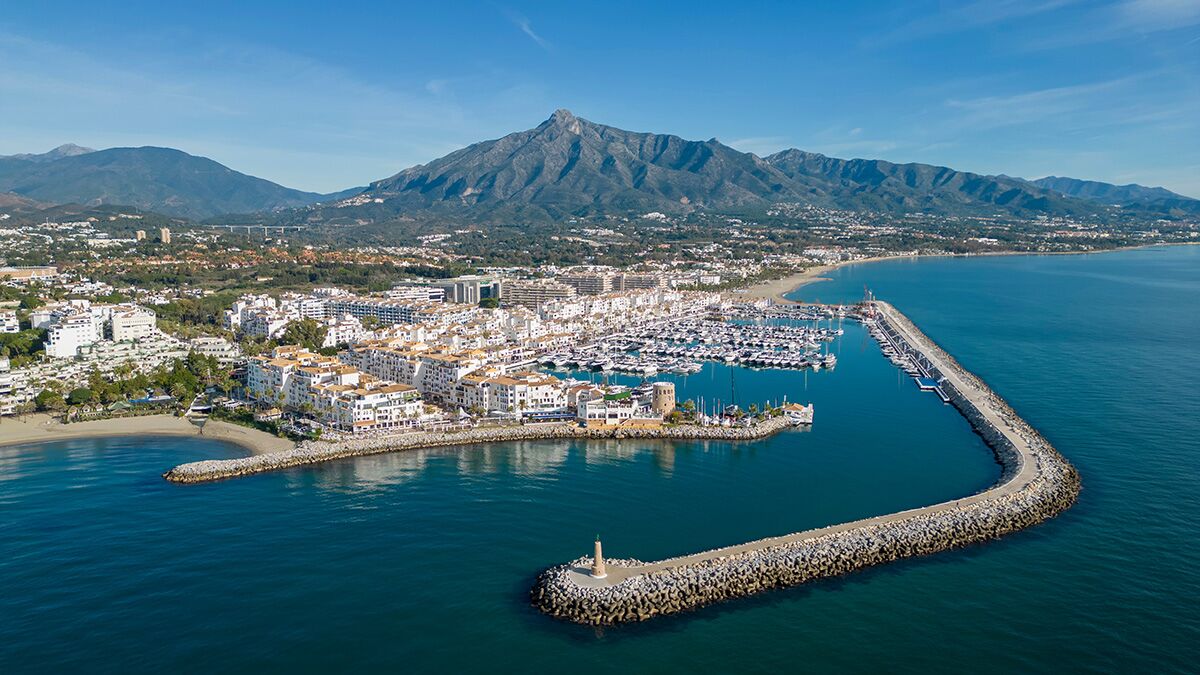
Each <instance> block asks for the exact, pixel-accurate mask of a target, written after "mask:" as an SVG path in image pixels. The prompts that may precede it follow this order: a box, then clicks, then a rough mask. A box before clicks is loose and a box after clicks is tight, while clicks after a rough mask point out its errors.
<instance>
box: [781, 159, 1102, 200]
mask: <svg viewBox="0 0 1200 675" xmlns="http://www.w3.org/2000/svg"><path fill="white" fill-rule="evenodd" d="M766 160H767V161H768V162H770V163H771V164H772V165H773V166H775V167H777V168H778V169H779V170H780V171H782V172H783V173H785V174H787V175H788V176H789V177H791V178H794V179H796V180H798V181H806V182H808V183H809V184H811V185H813V186H814V189H819V190H823V191H825V192H827V193H828V194H829V195H830V196H831V198H832V199H833V201H834V202H835V203H837V205H838V206H841V207H843V208H849V209H863V208H867V209H873V210H877V211H927V212H939V213H964V212H996V211H1004V212H1008V213H1047V212H1053V213H1082V212H1090V211H1093V210H1094V209H1093V208H1091V207H1089V206H1087V205H1085V204H1080V203H1078V202H1077V201H1075V200H1069V199H1063V198H1062V197H1060V196H1058V195H1056V194H1054V193H1052V192H1050V191H1048V190H1045V189H1041V188H1039V187H1037V186H1034V185H1031V184H1030V183H1028V182H1026V181H1022V180H1019V179H1014V178H1008V177H1005V176H984V175H981V174H977V173H969V172H965V171H956V170H954V169H951V168H948V167H944V166H934V165H931V164H893V163H892V162H887V161H884V160H881V159H837V158H836V157H826V156H825V155H820V154H816V153H811V152H804V151H803V150H796V149H789V150H783V151H781V152H777V153H775V154H773V155H770V156H768V157H767V158H766Z"/></svg>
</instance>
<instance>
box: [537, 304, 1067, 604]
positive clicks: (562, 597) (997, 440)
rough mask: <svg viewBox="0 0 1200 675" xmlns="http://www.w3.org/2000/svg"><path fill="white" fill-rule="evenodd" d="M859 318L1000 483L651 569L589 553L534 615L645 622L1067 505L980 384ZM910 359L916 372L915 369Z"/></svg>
mask: <svg viewBox="0 0 1200 675" xmlns="http://www.w3.org/2000/svg"><path fill="white" fill-rule="evenodd" d="M863 317H864V320H865V321H867V322H869V325H871V326H872V327H873V333H875V334H876V337H877V339H879V341H880V345H881V347H883V346H887V347H890V351H891V352H892V356H891V357H890V358H892V360H893V362H896V361H901V362H903V363H905V364H911V365H912V366H913V367H914V368H915V369H916V370H917V371H918V372H922V374H923V379H925V380H929V381H931V384H930V385H929V386H932V387H933V388H934V389H935V390H937V391H939V392H941V394H942V395H943V396H946V398H948V399H949V400H950V402H952V403H953V404H954V406H955V407H956V408H957V409H958V410H959V412H961V413H962V415H963V417H964V418H965V419H966V420H967V421H968V422H969V423H970V424H971V426H972V427H973V428H974V429H975V431H976V433H978V434H979V435H980V437H982V438H983V439H984V440H985V442H987V444H988V445H989V446H990V447H991V449H992V451H993V453H994V454H995V458H996V461H997V462H998V463H999V464H1000V466H1001V467H1002V473H1001V478H1000V480H999V482H997V483H996V484H995V485H993V486H992V487H991V488H989V489H987V490H984V491H982V492H980V493H978V494H975V495H971V496H967V497H964V498H960V499H954V500H950V501H946V502H942V503H939V504H934V505H931V506H927V507H921V508H916V509H910V510H906V511H901V512H897V513H891V514H888V515H883V516H877V517H874V518H868V519H864V520H861V521H857V522H850V523H844V524H841V525H833V526H829V527H824V528H819V529H815V530H810V531H804V532H797V533H794V534H789V535H784V536H778V537H769V538H765V539H761V540H757V541H751V542H749V543H746V544H741V545H735V546H728V547H724V548H719V549H714V550H710V551H705V552H702V553H696V554H692V555H686V556H680V557H676V558H671V559H668V560H662V561H659V562H651V563H647V562H642V561H640V560H636V559H619V560H608V561H607V564H606V561H605V560H604V559H603V558H602V553H601V545H600V541H599V539H597V541H596V545H595V552H594V553H593V555H592V556H591V557H582V558H578V559H576V560H574V561H572V562H569V563H566V564H563V565H558V566H555V567H551V568H549V569H547V570H546V571H544V572H543V573H542V574H541V575H540V576H539V577H538V579H537V581H536V582H535V584H534V586H533V588H532V590H531V600H532V602H533V604H534V606H536V607H537V608H538V609H540V610H541V611H543V612H545V613H546V614H548V615H550V616H553V617H555V618H559V619H563V620H566V621H571V622H575V623H583V624H591V625H610V624H619V623H627V622H639V621H645V620H648V619H651V618H654V617H657V616H663V615H668V614H675V613H678V612H685V611H690V610H694V609H697V608H700V607H703V606H706V605H710V604H713V603H716V602H722V601H726V600H731V599H735V598H741V597H746V596H749V595H753V594H756V593H759V592H763V591H767V590H771V589H776V588H783V587H788V586H795V585H799V584H804V583H807V582H810V581H813V580H816V579H821V578H826V577H833V576H840V575H845V574H848V573H851V572H854V571H856V570H859V569H862V568H865V567H870V566H873V565H878V564H884V563H888V562H892V561H896V560H900V559H903V558H908V557H913V556H920V555H929V554H932V553H937V552H941V551H945V550H949V549H953V548H958V547H962V546H966V545H969V544H975V543H980V542H983V541H987V540H990V539H994V538H996V537H999V536H1003V535H1005V534H1008V533H1011V532H1014V531H1017V530H1020V529H1023V528H1026V527H1029V526H1032V525H1036V524H1038V523H1040V522H1042V521H1044V520H1047V519H1049V518H1053V517H1054V516H1056V515H1058V514H1059V513H1061V512H1062V511H1064V510H1066V509H1068V508H1070V507H1071V506H1072V505H1073V504H1074V503H1075V500H1076V498H1077V495H1078V493H1079V490H1080V483H1079V476H1078V474H1077V472H1076V471H1075V468H1074V467H1073V466H1071V464H1070V463H1069V462H1067V461H1066V460H1065V459H1064V458H1063V457H1062V456H1061V455H1059V454H1058V452H1057V451H1056V450H1055V449H1054V448H1053V447H1052V446H1051V445H1050V444H1049V442H1048V441H1046V439H1045V438H1043V437H1042V436H1041V435H1040V434H1039V433H1038V432H1037V431H1036V430H1034V429H1033V428H1032V427H1030V426H1029V425H1028V424H1027V423H1026V422H1025V421H1024V420H1022V419H1021V418H1020V417H1019V416H1018V415H1017V414H1016V413H1015V412H1014V411H1013V410H1012V409H1011V408H1009V407H1008V405H1007V404H1006V403H1005V402H1004V401H1003V400H1002V399H1000V398H999V396H997V395H996V394H995V393H994V392H992V391H991V390H990V389H989V388H988V387H987V385H986V384H984V383H983V382H982V381H981V380H979V379H978V378H976V377H975V376H974V375H972V374H971V373H969V372H967V371H965V370H963V369H962V367H961V366H959V365H958V363H957V362H956V361H955V360H954V359H953V358H952V357H950V356H949V355H948V354H946V353H945V352H943V351H942V350H941V349H940V348H939V347H937V345H935V344H934V343H933V342H932V341H931V340H929V339H928V338H927V337H926V336H925V335H924V334H923V333H922V332H921V331H920V330H919V329H918V328H917V327H916V326H914V325H913V324H912V323H911V322H910V321H909V320H908V319H907V317H905V316H904V315H903V314H901V313H900V312H899V311H897V310H896V309H895V308H894V307H892V306H890V305H888V304H887V303H882V302H874V301H872V302H870V303H868V304H866V305H865V307H864V308H863ZM917 363H920V364H921V366H920V367H917Z"/></svg>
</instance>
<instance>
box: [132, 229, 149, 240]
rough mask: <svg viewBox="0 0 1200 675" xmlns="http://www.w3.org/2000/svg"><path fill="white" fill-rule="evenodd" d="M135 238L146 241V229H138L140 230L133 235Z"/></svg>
mask: <svg viewBox="0 0 1200 675" xmlns="http://www.w3.org/2000/svg"><path fill="white" fill-rule="evenodd" d="M133 238H134V239H136V240H138V241H146V231H145V230H138V231H137V232H136V233H135V234H134V235H133Z"/></svg>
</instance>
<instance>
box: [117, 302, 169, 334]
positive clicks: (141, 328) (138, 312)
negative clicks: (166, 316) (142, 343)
mask: <svg viewBox="0 0 1200 675" xmlns="http://www.w3.org/2000/svg"><path fill="white" fill-rule="evenodd" d="M157 330H158V328H157V323H156V322H155V318H154V312H151V311H150V310H148V309H142V308H140V307H139V308H137V309H131V310H127V311H122V312H114V313H113V315H112V339H113V342H133V341H135V340H143V339H146V338H148V337H150V336H151V335H153V334H154V333H155V332H157Z"/></svg>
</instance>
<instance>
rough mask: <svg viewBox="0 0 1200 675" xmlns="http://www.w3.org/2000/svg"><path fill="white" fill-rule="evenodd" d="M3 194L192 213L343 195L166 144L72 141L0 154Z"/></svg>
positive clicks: (252, 208) (261, 207)
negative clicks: (298, 186)
mask: <svg viewBox="0 0 1200 675" xmlns="http://www.w3.org/2000/svg"><path fill="white" fill-rule="evenodd" d="M357 191H358V190H354V191H353V192H357ZM0 192H8V193H12V194H15V195H18V196H20V197H24V198H27V199H32V200H36V201H39V202H50V203H54V204H65V203H78V204H84V205H90V206H95V205H100V204H114V205H124V206H133V207H137V208H139V209H146V210H149V211H155V212H158V213H163V214H167V215H172V216H182V217H186V218H194V219H202V218H207V217H210V216H215V215H220V214H226V213H246V212H252V211H269V210H273V209H281V208H289V207H296V206H305V205H307V204H314V203H316V202H319V201H322V200H326V199H337V198H339V197H341V196H343V195H342V193H335V194H332V195H322V194H317V193H315V192H302V191H300V190H293V189H291V188H286V187H283V186H282V185H277V184H275V183H272V182H271V181H268V180H264V179H262V178H255V177H254V176H247V175H246V174H244V173H239V172H237V171H234V170H233V169H230V168H229V167H227V166H224V165H223V164H219V163H217V162H214V161H213V160H211V159H208V158H206V157H197V156H195V155H189V154H187V153H186V152H182V151H180V150H174V149H171V148H155V147H142V148H110V149H108V150H91V149H90V148H83V147H80V146H77V145H62V146H59V147H57V148H55V149H53V150H51V151H50V152H47V153H44V154H40V155H9V156H7V157H0Z"/></svg>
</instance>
